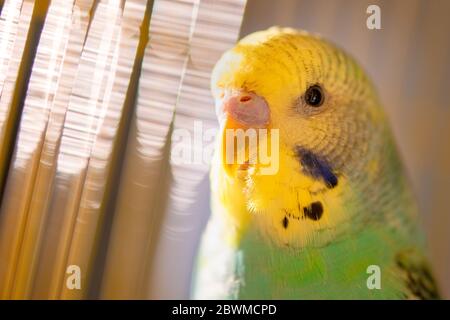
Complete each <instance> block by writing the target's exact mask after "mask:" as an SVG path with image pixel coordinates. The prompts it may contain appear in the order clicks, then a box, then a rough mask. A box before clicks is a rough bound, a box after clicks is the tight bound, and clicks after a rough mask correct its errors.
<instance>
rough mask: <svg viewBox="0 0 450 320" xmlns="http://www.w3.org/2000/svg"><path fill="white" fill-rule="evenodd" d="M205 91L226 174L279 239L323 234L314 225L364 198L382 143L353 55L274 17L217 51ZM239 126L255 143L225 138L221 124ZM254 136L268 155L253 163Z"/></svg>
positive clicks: (322, 226) (337, 221)
mask: <svg viewBox="0 0 450 320" xmlns="http://www.w3.org/2000/svg"><path fill="white" fill-rule="evenodd" d="M212 92H213V95H214V98H215V101H216V111H217V115H218V118H219V121H220V124H221V133H222V136H221V137H220V139H219V140H220V144H219V148H220V150H219V151H220V152H219V153H221V154H222V157H219V161H220V162H221V165H222V168H223V171H224V172H225V173H226V174H225V176H226V179H229V180H230V181H232V183H234V185H235V186H240V188H241V189H242V192H243V193H244V194H245V197H246V203H247V204H246V205H247V209H248V211H249V212H253V213H255V214H256V215H259V217H260V218H259V219H258V220H259V221H263V224H264V226H265V227H264V228H266V229H267V230H266V231H267V232H269V233H270V232H272V233H273V232H275V238H278V239H280V240H281V241H283V242H285V243H300V244H301V245H305V244H307V243H314V242H317V243H323V240H324V239H325V240H326V239H327V237H322V238H323V239H321V240H320V239H319V238H320V237H319V236H317V235H318V234H319V233H318V231H319V230H329V229H335V228H336V227H337V226H338V225H341V226H342V225H344V224H345V223H349V221H351V220H352V219H355V217H353V213H352V212H355V211H356V210H354V208H352V206H358V205H360V202H362V201H355V200H354V199H364V197H360V196H359V195H360V194H363V193H364V190H365V189H364V188H366V187H368V186H369V184H370V183H371V181H376V180H377V177H378V175H379V174H382V173H383V172H381V170H386V168H385V167H383V163H384V162H383V157H384V158H388V155H387V153H389V152H390V150H391V149H392V148H391V143H390V140H389V139H388V138H387V136H388V135H389V134H388V131H389V130H388V127H387V121H386V119H385V115H384V112H383V110H382V108H381V107H380V104H379V101H378V98H377V95H376V93H375V90H374V88H373V86H372V84H371V82H370V80H369V79H368V77H367V76H366V74H365V72H364V71H363V69H362V68H361V67H360V66H359V65H358V64H357V63H356V62H355V60H354V59H353V58H351V57H350V56H349V55H348V54H346V53H345V52H344V51H343V50H341V49H339V48H338V47H336V46H335V45H333V44H331V43H330V42H328V41H326V40H324V39H322V38H320V37H318V36H314V35H311V34H309V33H306V32H302V31H297V30H294V29H289V28H277V27H274V28H270V29H268V30H266V31H261V32H256V33H253V34H251V35H249V36H247V37H245V38H243V39H242V40H241V41H240V42H239V43H238V44H237V45H236V46H235V47H234V48H232V49H230V50H229V51H228V52H226V53H225V54H224V55H223V56H222V58H221V59H220V60H219V62H218V63H217V64H216V67H215V69H214V71H213V75H212ZM239 129H241V130H244V131H245V130H249V129H250V130H254V132H256V136H257V143H255V144H253V146H252V145H251V144H246V145H245V146H244V147H242V146H241V147H239V146H236V144H235V145H234V146H232V145H233V144H232V143H231V144H227V141H228V142H229V141H231V142H233V141H234V142H236V141H235V140H236V136H235V139H234V140H233V139H231V140H229V136H227V134H226V132H227V131H230V130H231V132H233V130H234V131H236V130H239ZM260 132H262V133H264V135H263V136H261V135H260V134H259V133H260ZM272 133H274V134H272ZM275 133H276V134H275ZM251 136H252V135H248V137H247V138H248V139H250V137H251ZM263 145H264V151H265V152H267V153H268V158H271V159H272V160H274V161H277V162H278V163H277V164H273V163H272V164H267V163H262V161H261V154H260V151H261V149H262V147H263ZM267 145H269V146H267ZM230 146H232V147H230ZM239 150H243V152H244V153H245V156H244V157H243V159H244V162H243V163H242V161H241V162H236V159H237V158H236V153H238V152H239ZM230 152H231V153H233V156H231V157H229V154H230ZM270 153H274V154H270ZM275 153H276V154H275ZM383 153H385V154H386V155H383ZM227 157H228V158H227ZM230 159H231V160H232V161H231V162H230V161H229V160H230ZM252 160H253V161H252ZM385 162H386V161H385ZM268 166H272V167H274V168H276V170H272V171H270V170H266V171H264V170H263V169H264V168H266V169H267V167H268ZM344 203H345V205H344ZM359 218H364V217H359ZM237 220H245V219H243V218H242V217H237ZM271 229H274V230H271ZM299 234H300V236H299ZM328 238H329V237H328ZM318 239H319V240H318Z"/></svg>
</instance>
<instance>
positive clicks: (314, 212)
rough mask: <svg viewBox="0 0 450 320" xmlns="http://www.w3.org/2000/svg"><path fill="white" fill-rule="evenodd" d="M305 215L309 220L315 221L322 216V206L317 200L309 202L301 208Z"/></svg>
mask: <svg viewBox="0 0 450 320" xmlns="http://www.w3.org/2000/svg"><path fill="white" fill-rule="evenodd" d="M303 213H304V214H305V216H306V217H307V218H309V219H311V220H314V221H317V220H320V218H322V215H323V206H322V203H321V202H319V201H316V202H313V203H311V204H310V205H309V206H307V207H304V208H303Z"/></svg>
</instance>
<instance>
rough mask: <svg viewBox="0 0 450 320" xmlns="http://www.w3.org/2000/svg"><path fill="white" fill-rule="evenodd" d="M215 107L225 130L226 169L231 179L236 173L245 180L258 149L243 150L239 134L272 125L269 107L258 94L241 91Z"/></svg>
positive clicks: (223, 155) (233, 92)
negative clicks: (240, 157) (241, 131)
mask: <svg viewBox="0 0 450 320" xmlns="http://www.w3.org/2000/svg"><path fill="white" fill-rule="evenodd" d="M216 103H217V104H216V112H217V116H218V118H219V122H220V127H221V130H222V146H223V148H222V163H223V168H224V170H225V172H226V173H227V174H228V175H229V176H235V174H236V173H237V174H238V175H242V176H245V174H246V173H247V170H248V169H249V167H250V166H251V164H254V162H252V161H251V159H254V158H255V156H256V151H257V149H254V148H252V149H250V147H249V145H248V144H246V143H244V146H240V144H239V142H238V140H239V139H238V137H237V133H238V132H237V131H238V129H241V130H244V131H247V130H248V129H253V130H258V129H266V128H267V127H268V125H269V121H270V109H269V105H268V104H267V102H266V100H265V99H264V98H262V97H260V96H258V95H257V94H255V93H252V92H245V91H242V90H233V91H228V92H226V93H225V94H224V96H223V97H222V99H220V100H219V101H217V102H216ZM230 134H231V138H230ZM230 139H231V140H230ZM257 139H258V140H257V141H259V138H257ZM257 143H258V142H257ZM242 148H243V149H242ZM238 153H240V154H243V155H244V156H243V160H244V162H240V161H239V160H238V158H239V157H238V156H237V154H238Z"/></svg>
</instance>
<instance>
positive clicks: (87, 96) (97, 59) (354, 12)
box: [0, 0, 450, 299]
mask: <svg viewBox="0 0 450 320" xmlns="http://www.w3.org/2000/svg"><path fill="white" fill-rule="evenodd" d="M372 4H376V5H378V6H379V7H380V9H381V29H380V30H369V29H368V28H367V26H366V19H367V17H368V16H369V14H368V13H367V12H366V10H367V7H368V6H369V5H372ZM0 10H1V11H0V12H1V16H0V183H1V184H0V191H1V197H2V202H1V207H0V298H2V299H11V298H17V299H31V298H41V299H80V298H112V299H116V298H122V299H134V298H143V299H148V298H163V299H176V298H181V299H182V298H188V297H189V287H190V277H191V272H192V264H193V261H194V257H195V254H196V250H197V246H198V241H199V238H200V235H201V232H202V230H203V228H204V225H205V223H206V221H207V218H208V216H209V213H210V210H209V182H208V169H209V168H208V164H207V163H203V162H201V163H195V164H182V163H178V162H177V161H174V158H173V154H174V153H175V151H176V150H175V147H176V146H180V143H181V144H183V143H186V146H185V147H186V148H187V150H188V152H189V153H190V154H192V155H194V154H196V153H198V152H201V151H202V150H199V149H198V146H195V145H194V146H192V143H188V142H186V141H181V142H180V141H179V140H178V138H179V137H177V136H176V135H175V134H174V133H175V132H177V130H178V129H181V130H185V131H186V132H187V133H188V134H193V133H194V127H195V126H196V123H198V121H200V122H201V126H202V128H203V130H207V129H210V128H215V127H216V126H217V122H216V120H215V115H214V110H213V109H214V108H213V101H212V98H211V96H210V93H209V75H210V71H211V69H212V67H213V65H214V63H215V62H216V61H217V59H218V58H219V57H220V55H221V54H222V53H223V52H224V51H225V50H226V49H228V48H230V47H231V46H232V45H233V44H234V43H235V41H236V40H237V39H238V38H240V37H243V36H245V35H247V34H249V33H251V32H254V31H257V30H260V29H265V28H268V27H270V26H272V25H280V26H290V27H296V28H301V29H305V30H308V31H311V32H314V33H320V34H322V35H323V36H325V37H326V38H328V39H330V40H332V41H333V42H334V43H336V44H337V45H339V46H340V47H342V48H344V49H345V50H346V51H348V52H349V53H351V54H352V55H353V56H355V57H356V58H357V60H358V61H359V62H360V63H361V64H362V65H363V66H364V67H365V69H366V70H367V72H368V73H369V75H370V76H371V77H372V78H373V80H374V83H375V84H376V86H377V88H378V91H379V94H380V96H381V99H382V101H383V103H384V105H385V108H386V110H387V112H388V114H389V118H390V120H391V124H392V127H393V131H394V133H395V135H396V138H397V142H398V146H399V149H400V152H401V154H402V156H403V159H404V162H405V164H406V167H407V169H408V172H409V175H410V178H411V182H412V184H413V187H414V190H415V193H416V194H417V198H418V201H419V204H420V209H421V214H422V217H423V223H424V226H425V229H426V231H427V237H428V240H429V246H430V252H429V253H430V258H431V262H432V265H433V268H434V270H435V274H436V277H437V279H438V282H439V285H440V287H441V291H442V293H443V296H444V297H446V298H450V276H449V275H448V274H447V270H450V233H449V232H448V230H449V228H450V209H449V208H448V206H447V205H446V201H445V200H446V196H447V193H448V190H450V143H448V142H447V141H446V138H448V137H450V126H449V124H450V98H449V96H448V94H447V92H446V91H448V85H449V82H450V64H449V63H448V61H449V60H450V37H448V34H447V33H448V30H450V19H448V18H447V17H446V15H447V14H448V13H449V12H450V1H444V0H442V1H439V0H434V1H425V0H389V1H375V0H373V1H365V0H362V1H360V0H358V1H357V0H334V1H329V0H319V1H318V0H314V1H313V0H279V1H270V0H248V1H245V0H178V1H177V0H154V1H151V0H150V1H145V0H126V1H122V0H73V1H67V0H53V1H48V0H42V1H32V0H23V1H21V0H0ZM196 121H197V122H196ZM178 132H179V131H178ZM71 265H75V266H79V267H80V271H81V289H80V290H68V288H67V286H66V281H67V280H68V276H69V275H70V274H69V273H68V272H67V270H68V269H67V268H68V267H69V266H71Z"/></svg>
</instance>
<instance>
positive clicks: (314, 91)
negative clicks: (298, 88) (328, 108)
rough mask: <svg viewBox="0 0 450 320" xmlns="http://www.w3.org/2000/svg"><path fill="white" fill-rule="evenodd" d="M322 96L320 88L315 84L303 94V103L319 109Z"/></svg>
mask: <svg viewBox="0 0 450 320" xmlns="http://www.w3.org/2000/svg"><path fill="white" fill-rule="evenodd" d="M323 100H324V95H323V90H322V88H321V87H320V86H319V85H317V84H315V85H313V86H311V87H309V88H308V90H306V92H305V101H306V103H307V104H308V105H310V106H311V107H320V106H321V105H322V104H323Z"/></svg>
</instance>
